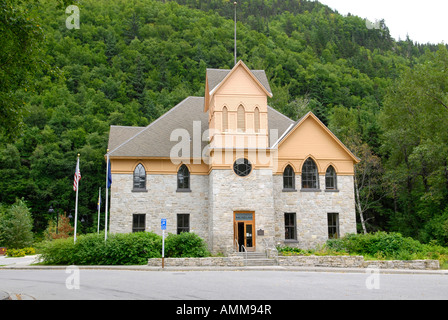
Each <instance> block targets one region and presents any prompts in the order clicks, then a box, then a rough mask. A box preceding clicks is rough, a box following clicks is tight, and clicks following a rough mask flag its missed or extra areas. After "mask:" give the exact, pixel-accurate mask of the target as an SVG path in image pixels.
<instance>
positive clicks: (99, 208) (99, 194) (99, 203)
mask: <svg viewBox="0 0 448 320" xmlns="http://www.w3.org/2000/svg"><path fill="white" fill-rule="evenodd" d="M100 213H101V187H100V189H99V191H98V230H97V233H100Z"/></svg>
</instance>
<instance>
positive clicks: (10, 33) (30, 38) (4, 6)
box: [0, 0, 44, 136]
mask: <svg viewBox="0 0 448 320" xmlns="http://www.w3.org/2000/svg"><path fill="white" fill-rule="evenodd" d="M31 12H32V8H31V6H30V5H28V6H26V5H25V4H24V3H23V2H22V1H20V0H0V34H1V37H0V47H1V48H2V49H1V54H0V128H1V129H0V130H1V132H0V133H2V134H4V135H9V136H12V135H13V134H15V133H17V132H19V129H20V124H21V122H22V117H23V113H24V111H25V108H24V107H25V102H24V101H23V99H21V98H20V95H17V93H16V92H17V91H22V92H25V91H28V90H30V89H31V88H32V87H33V77H34V76H35V74H36V73H37V70H41V69H42V61H41V57H42V52H41V42H42V41H43V38H44V34H43V31H42V27H41V25H40V24H39V22H37V20H36V19H35V17H34V16H33V14H32V13H31Z"/></svg>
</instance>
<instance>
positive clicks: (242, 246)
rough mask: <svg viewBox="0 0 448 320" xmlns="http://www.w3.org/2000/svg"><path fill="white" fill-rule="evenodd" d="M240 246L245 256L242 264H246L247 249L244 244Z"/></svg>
mask: <svg viewBox="0 0 448 320" xmlns="http://www.w3.org/2000/svg"><path fill="white" fill-rule="evenodd" d="M241 248H243V249H244V252H245V253H246V254H245V258H244V265H245V266H247V250H246V247H245V246H244V244H242V245H241Z"/></svg>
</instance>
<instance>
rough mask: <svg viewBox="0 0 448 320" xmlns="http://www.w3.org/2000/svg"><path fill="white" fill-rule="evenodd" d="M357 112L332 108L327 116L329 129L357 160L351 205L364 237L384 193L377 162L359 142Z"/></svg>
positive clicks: (360, 141) (375, 157)
mask: <svg viewBox="0 0 448 320" xmlns="http://www.w3.org/2000/svg"><path fill="white" fill-rule="evenodd" d="M359 112H360V111H359V110H355V109H351V110H348V109H345V108H343V107H337V108H334V110H333V113H332V115H331V117H330V128H331V129H332V131H333V132H335V133H336V135H337V136H338V137H339V138H340V139H341V140H342V141H343V142H344V144H345V145H346V146H347V147H348V148H349V149H350V150H351V151H352V152H353V153H354V154H355V155H356V156H357V157H358V158H359V159H360V160H361V161H360V163H358V164H357V165H356V166H355V174H354V190H355V205H356V212H357V213H358V216H359V220H360V222H361V228H362V231H363V232H364V234H366V233H367V232H368V230H367V222H368V221H369V220H373V219H375V216H376V215H377V214H378V212H377V211H378V209H379V207H380V201H381V199H382V198H383V197H384V196H385V192H384V191H383V188H382V176H383V167H382V164H381V159H380V157H379V156H378V155H376V154H374V152H373V151H372V150H371V147H370V146H369V145H368V144H367V143H365V142H363V141H362V138H361V137H362V133H361V131H362V129H361V128H360V126H361V125H360V123H359V116H358V113H359ZM372 211H373V212H372ZM369 213H370V214H369ZM369 215H370V217H369Z"/></svg>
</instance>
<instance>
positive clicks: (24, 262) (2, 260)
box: [0, 255, 39, 268]
mask: <svg viewBox="0 0 448 320" xmlns="http://www.w3.org/2000/svg"><path fill="white" fill-rule="evenodd" d="M38 258H39V256H38V255H33V256H25V257H18V258H15V257H7V256H0V268H1V267H3V266H7V267H10V266H29V265H31V264H33V263H37V262H38Z"/></svg>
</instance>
